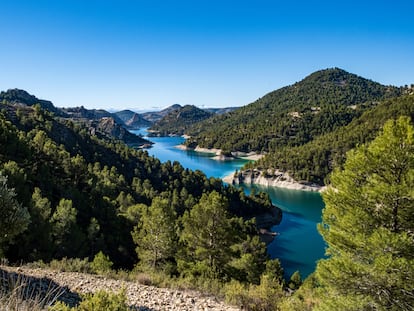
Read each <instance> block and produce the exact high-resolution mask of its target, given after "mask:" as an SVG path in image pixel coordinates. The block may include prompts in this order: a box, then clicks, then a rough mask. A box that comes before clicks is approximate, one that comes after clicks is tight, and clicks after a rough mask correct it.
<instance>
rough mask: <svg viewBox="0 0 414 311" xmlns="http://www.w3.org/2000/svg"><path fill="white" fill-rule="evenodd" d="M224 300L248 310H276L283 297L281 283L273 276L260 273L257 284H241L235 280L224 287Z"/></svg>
mask: <svg viewBox="0 0 414 311" xmlns="http://www.w3.org/2000/svg"><path fill="white" fill-rule="evenodd" d="M224 291H225V297H226V301H227V302H229V303H231V304H234V305H239V306H242V307H243V310H249V311H277V310H279V304H280V303H281V301H282V300H283V299H284V296H285V293H284V291H283V287H282V284H281V283H280V282H279V280H278V279H277V278H275V277H271V276H270V275H266V274H264V275H262V277H261V278H260V284H259V285H253V284H251V285H249V286H246V285H243V284H241V283H239V282H237V281H232V282H229V283H228V284H226V285H225V287H224Z"/></svg>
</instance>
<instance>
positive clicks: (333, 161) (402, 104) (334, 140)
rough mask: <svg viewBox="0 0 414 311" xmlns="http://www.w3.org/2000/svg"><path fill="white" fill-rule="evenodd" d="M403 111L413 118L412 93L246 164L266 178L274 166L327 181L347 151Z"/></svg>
mask: <svg viewBox="0 0 414 311" xmlns="http://www.w3.org/2000/svg"><path fill="white" fill-rule="evenodd" d="M403 115H405V116H410V117H411V118H414V96H413V95H406V96H401V97H396V98H393V99H387V100H384V101H382V102H380V103H378V104H377V105H376V106H374V107H372V108H371V109H369V110H367V111H365V112H364V113H363V114H362V115H361V116H360V117H357V118H355V119H354V120H353V121H351V123H349V124H348V125H346V126H343V127H339V128H337V129H335V130H334V131H332V132H330V133H327V134H324V135H320V136H318V137H316V138H315V139H313V140H312V141H310V142H308V143H306V144H303V145H300V146H285V147H281V148H279V149H276V150H274V151H272V152H269V153H268V154H266V156H265V157H263V158H262V159H260V160H259V161H257V162H256V163H250V164H249V165H248V166H247V167H248V168H257V169H259V170H262V171H265V172H267V174H268V176H269V177H270V178H271V177H272V173H271V172H272V171H274V170H276V169H277V170H280V171H283V172H287V173H288V174H289V175H290V176H292V177H293V178H294V179H295V180H297V181H302V182H312V183H317V184H320V185H324V184H328V183H329V180H328V178H329V174H330V173H331V172H332V170H333V169H334V168H335V167H340V166H342V165H343V163H344V161H345V155H346V152H347V151H349V150H351V149H353V148H355V147H356V146H358V145H361V144H365V143H368V142H370V141H371V140H373V139H374V138H375V137H376V135H377V134H378V132H379V130H380V129H381V128H382V126H383V125H384V124H385V122H386V121H387V120H388V119H390V118H398V117H399V116H403ZM247 167H246V168H247Z"/></svg>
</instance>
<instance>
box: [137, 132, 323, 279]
mask: <svg viewBox="0 0 414 311" xmlns="http://www.w3.org/2000/svg"><path fill="white" fill-rule="evenodd" d="M131 132H132V133H135V134H141V135H143V136H144V137H145V135H146V134H147V132H146V130H145V129H141V130H135V131H131ZM146 138H147V137H146ZM148 139H149V140H151V141H152V142H154V145H153V146H152V148H150V149H148V153H149V154H150V155H152V156H155V157H157V158H158V159H160V160H161V161H162V162H166V161H168V160H170V161H179V162H180V163H181V165H182V166H183V167H185V168H189V169H192V170H201V171H203V172H204V173H205V174H206V175H207V176H208V177H218V178H223V177H224V176H227V175H229V174H231V173H233V172H234V171H235V170H237V169H240V167H241V166H243V164H245V163H246V162H247V160H233V161H217V160H213V159H212V157H213V156H214V155H213V154H203V153H198V152H194V151H186V150H180V149H178V148H175V146H177V145H179V144H181V143H183V142H184V138H182V137H150V138H148ZM253 187H255V188H256V189H257V190H260V191H265V192H267V193H269V195H270V198H271V199H272V202H273V204H274V205H276V206H278V207H280V208H281V209H282V210H283V219H282V222H281V223H280V225H278V226H275V227H273V228H272V230H273V231H276V232H278V233H279V234H280V235H278V236H277V237H276V239H275V240H274V241H273V242H272V243H271V244H269V245H268V252H269V255H270V256H271V257H272V258H279V259H280V261H281V263H282V266H283V268H284V270H285V277H287V278H289V277H290V275H292V273H293V272H295V271H296V270H299V272H300V274H301V275H302V277H303V278H305V277H306V276H308V275H309V274H310V273H312V272H313V271H314V270H315V266H316V261H317V260H319V259H320V258H323V257H324V252H325V243H324V241H323V239H322V237H321V236H320V235H319V233H318V231H317V229H316V225H317V223H319V222H320V221H321V213H322V208H323V206H324V203H323V201H322V198H321V196H320V194H319V193H317V192H308V191H300V190H289V189H282V188H277V187H264V186H258V185H255V186H253ZM243 188H244V189H245V191H246V192H250V191H251V187H249V186H244V187H243Z"/></svg>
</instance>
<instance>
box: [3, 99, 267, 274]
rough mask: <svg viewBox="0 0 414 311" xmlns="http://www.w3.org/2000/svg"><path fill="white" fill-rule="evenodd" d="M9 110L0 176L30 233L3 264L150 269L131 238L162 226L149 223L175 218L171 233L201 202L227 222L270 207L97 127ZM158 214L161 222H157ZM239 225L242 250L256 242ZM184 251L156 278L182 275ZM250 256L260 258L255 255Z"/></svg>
mask: <svg viewBox="0 0 414 311" xmlns="http://www.w3.org/2000/svg"><path fill="white" fill-rule="evenodd" d="M3 106H4V109H3V112H2V113H0V144H1V146H2V148H1V149H0V170H1V171H3V172H5V173H6V174H7V175H8V185H9V186H10V187H13V188H15V189H16V190H15V192H16V195H17V198H18V201H19V202H20V203H21V204H22V205H23V206H27V207H28V210H29V213H30V217H31V223H30V224H29V226H28V230H27V232H30V234H19V235H16V236H15V237H14V243H13V244H11V243H9V242H6V241H5V242H4V243H5V244H4V249H5V250H6V251H5V256H6V257H7V258H9V259H10V261H11V262H15V261H20V260H23V261H36V260H43V261H45V262H50V261H51V260H53V259H64V258H66V260H71V259H73V258H74V257H78V258H88V259H89V260H92V259H93V257H94V256H95V254H97V253H99V252H100V251H102V252H103V253H104V254H106V255H107V256H109V257H110V258H111V261H113V263H114V268H115V269H118V268H123V269H130V268H132V267H133V266H135V265H137V264H138V265H141V266H144V265H145V263H146V264H148V262H150V261H148V260H147V259H148V258H149V256H147V255H148V254H149V253H148V250H145V249H143V250H140V251H139V252H138V255H139V256H138V257H137V254H136V252H135V249H136V247H137V244H135V243H134V240H133V237H132V235H131V232H132V231H134V227H135V228H136V232H137V233H138V232H140V230H141V229H140V228H141V227H140V226H142V225H143V224H144V223H145V226H144V227H145V228H150V227H151V226H152V227H156V226H155V225H154V224H155V223H156V222H155V223H153V224H151V221H150V219H153V220H154V219H157V215H163V214H164V213H165V212H168V213H167V214H168V215H170V216H171V218H172V219H173V220H172V221H171V222H169V223H168V224H171V225H172V226H175V224H177V223H178V222H177V220H178V219H179V218H180V217H182V216H183V214H184V213H185V212H187V213H188V212H189V211H190V210H191V209H192V208H193V207H194V206H195V205H197V204H198V203H199V201H200V199H201V197H202V195H203V194H206V195H208V194H209V193H211V192H216V193H218V194H219V195H220V196H222V197H223V198H224V199H225V201H227V202H228V203H227V204H226V212H227V213H228V215H229V218H235V219H236V218H237V219H238V217H244V219H248V218H251V217H254V215H255V214H256V213H260V212H262V211H264V210H266V209H268V208H269V207H270V206H271V202H270V200H269V198H268V197H266V196H264V195H257V196H247V195H245V194H244V193H243V191H241V190H239V189H235V188H233V187H228V186H227V185H224V184H223V183H222V181H221V180H219V179H215V178H207V177H206V176H205V175H204V174H203V173H202V172H200V171H191V170H188V169H184V168H183V167H182V166H181V165H180V163H178V162H176V161H174V162H170V161H167V162H166V163H161V162H160V161H159V160H158V159H155V158H153V157H150V156H149V155H148V153H147V152H146V151H141V150H134V149H132V148H129V147H128V146H126V145H125V144H123V143H121V142H119V141H114V140H111V139H109V138H108V137H107V136H101V135H99V133H95V135H90V132H89V127H84V125H83V124H82V123H77V122H74V120H72V119H68V118H65V117H64V116H61V117H56V116H53V115H52V114H50V113H48V112H47V111H44V110H42V109H41V108H40V107H38V106H36V107H28V106H27V107H26V106H22V105H15V104H14V103H13V102H7V101H6V102H5V103H4V104H3ZM92 134H93V133H92ZM3 147H4V148H3ZM160 200H161V201H162V202H164V201H165V200H166V201H168V208H167V209H165V208H162V212H161V208H154V209H152V205H154V206H156V205H160V204H161V203H159V202H160ZM161 205H162V204H161ZM148 206H149V207H150V208H149V209H148V210H147V207H148ZM144 210H146V211H147V212H148V213H147V214H146V215H145V216H148V217H144V219H142V218H141V217H142V215H143V214H144ZM152 210H153V211H154V212H157V213H158V214H157V213H154V215H152ZM170 216H168V217H170ZM159 219H161V217H159ZM159 219H157V221H159ZM165 225H166V223H165V224H163V225H159V226H158V227H159V228H163V226H165ZM234 226H235V229H237V230H239V231H240V236H239V235H238V237H237V239H238V241H237V243H240V242H242V241H244V240H246V239H247V236H252V235H254V234H256V232H255V230H252V229H251V228H250V229H247V227H246V226H245V225H244V224H243V221H240V222H239V221H236V224H235V225H234ZM176 229H177V228H176ZM176 229H174V234H171V235H170V237H174V235H175V234H176V232H175V231H176ZM145 230H147V229H145ZM148 230H149V229H148ZM178 231H180V230H178ZM146 239H147V241H146V243H147V244H146V245H147V246H146V247H147V248H149V247H150V246H153V245H151V243H150V239H148V238H147V237H145V238H143V239H139V240H140V242H142V241H145V240H146ZM174 239H175V240H177V237H174ZM140 242H138V247H141V245H140ZM175 242H176V241H175ZM144 244H145V243H144ZM167 244H168V243H167ZM142 246H144V245H142ZM144 248H145V247H144ZM170 249H171V248H170ZM177 250H179V248H176V249H175V250H174V251H173V252H172V253H171V252H169V251H168V252H166V253H170V254H169V255H166V256H164V255H163V259H162V260H157V262H158V263H159V264H160V265H158V264H157V265H156V266H157V267H156V269H166V270H168V271H170V272H171V273H177V269H176V262H177V257H178V256H177V255H176V251H177ZM249 251H251V252H254V250H253V248H251V250H249ZM236 253H237V254H236V255H234V254H231V255H232V256H233V255H234V256H236V257H237V256H241V251H238V250H237V251H236ZM234 256H233V258H234ZM230 257H231V256H230ZM260 260H262V259H260ZM261 265H262V266H263V264H261ZM259 270H260V269H259Z"/></svg>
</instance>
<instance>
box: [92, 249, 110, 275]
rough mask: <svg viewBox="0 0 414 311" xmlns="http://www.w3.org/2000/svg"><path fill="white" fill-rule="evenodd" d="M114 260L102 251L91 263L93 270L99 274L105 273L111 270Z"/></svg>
mask: <svg viewBox="0 0 414 311" xmlns="http://www.w3.org/2000/svg"><path fill="white" fill-rule="evenodd" d="M112 266H113V262H112V261H111V259H109V256H106V255H105V254H104V253H103V252H102V251H100V252H99V253H98V254H96V255H95V257H94V258H93V261H92V263H91V268H92V270H93V271H94V272H95V273H97V274H105V273H108V272H110V271H111V268H112Z"/></svg>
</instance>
